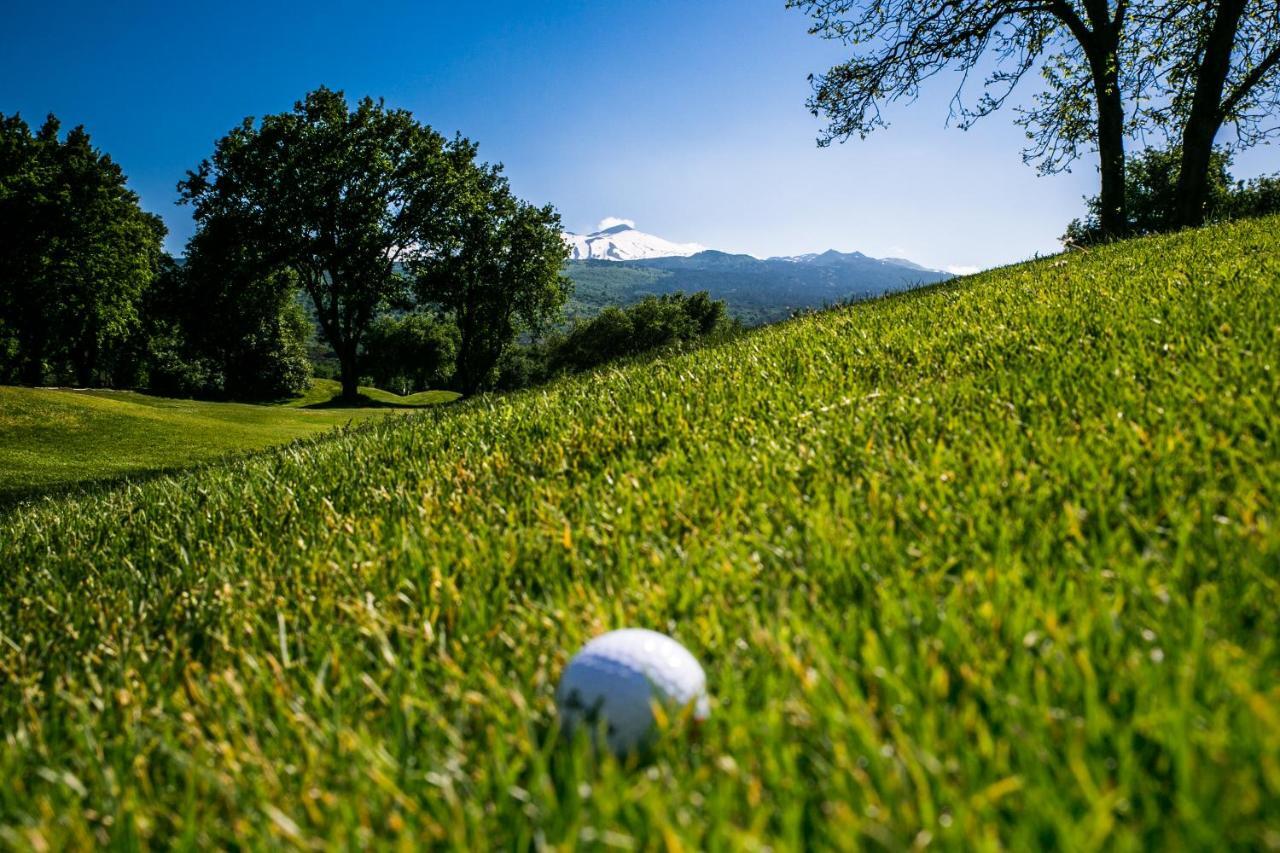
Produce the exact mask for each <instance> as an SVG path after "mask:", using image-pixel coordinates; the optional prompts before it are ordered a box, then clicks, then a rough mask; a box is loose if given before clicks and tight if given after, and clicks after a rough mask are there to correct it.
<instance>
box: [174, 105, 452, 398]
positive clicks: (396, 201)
mask: <svg viewBox="0 0 1280 853" xmlns="http://www.w3.org/2000/svg"><path fill="white" fill-rule="evenodd" d="M474 156H475V146H474V145H473V144H471V143H470V142H469V141H467V140H466V139H462V138H458V139H454V140H452V141H446V140H445V139H444V137H442V136H441V135H440V134H438V133H436V132H435V131H434V130H432V129H431V128H429V127H427V126H425V125H422V124H419V123H418V122H417V121H415V120H414V118H413V116H412V115H411V114H410V113H409V112H407V111H405V110H393V109H388V108H387V107H386V106H385V105H384V104H383V102H381V101H376V102H375V101H374V100H372V99H371V98H365V99H363V100H361V101H360V102H359V103H358V104H357V105H356V107H355V109H351V108H349V106H348V104H347V101H346V98H345V96H344V95H343V94H342V92H336V91H332V90H330V89H327V88H320V89H318V90H316V91H314V92H311V93H310V94H308V95H307V96H306V98H305V99H304V100H302V101H299V102H298V103H297V104H295V105H294V108H293V110H292V111H291V112H287V113H281V114H278V115H270V116H267V117H265V118H264V119H262V121H261V122H260V123H259V124H257V125H256V126H255V124H254V122H253V120H252V119H245V120H244V122H243V123H242V124H241V125H240V126H239V127H238V128H236V129H235V130H232V131H231V132H230V133H228V134H227V135H226V136H225V137H223V138H222V139H221V140H219V141H218V143H217V144H216V147H215V150H214V154H213V157H212V158H211V159H210V160H205V161H204V162H203V163H201V164H200V166H199V167H198V168H197V169H196V170H195V171H193V172H189V173H188V175H187V178H186V180H184V181H183V182H182V183H180V184H179V190H180V191H181V192H182V195H183V199H184V200H185V201H186V202H188V203H190V204H191V205H192V206H193V208H194V210H195V218H196V222H197V225H198V227H199V228H200V229H208V228H211V227H214V226H215V225H216V224H217V223H219V222H223V221H229V222H233V223H234V226H233V227H234V230H235V231H236V232H237V233H238V234H239V235H240V238H241V240H243V241H244V245H246V246H249V247H251V250H252V253H253V255H254V256H255V258H256V262H257V263H260V264H261V265H262V269H261V270H259V272H258V278H259V279H260V280H264V281H265V280H270V279H271V277H272V276H273V275H274V274H275V273H276V272H280V271H283V272H287V273H288V274H290V275H291V276H293V277H294V278H295V280H296V281H297V282H299V283H300V285H301V286H302V287H303V288H304V289H305V290H306V292H307V294H308V295H309V296H310V298H311V300H312V302H313V303H314V305H315V310H316V315H317V317H318V319H319V323H320V327H321V329H322V330H323V332H324V335H325V337H326V338H327V339H328V341H329V344H330V345H331V346H332V347H333V349H334V352H335V353H336V354H337V357H338V362H339V365H340V375H341V380H342V394H343V397H345V398H347V399H351V398H354V397H355V396H356V395H357V393H358V392H357V389H358V386H359V379H360V373H361V365H360V356H361V345H362V343H363V340H364V337H365V335H366V333H367V332H368V329H369V325H370V323H372V322H373V320H374V318H375V317H376V316H377V315H378V314H379V313H380V312H381V311H383V310H384V309H385V308H386V307H387V306H389V305H395V304H398V303H399V302H400V301H401V300H402V299H403V298H404V297H405V296H406V294H407V280H406V278H405V276H404V274H403V266H404V265H405V264H406V263H408V262H409V261H410V260H411V259H412V257H413V256H414V255H417V254H423V253H426V252H429V251H430V247H431V246H433V245H434V244H435V237H434V229H435V228H436V226H437V224H438V223H441V222H443V220H444V214H445V211H446V210H447V209H448V208H449V206H450V204H451V199H452V198H453V196H454V192H455V190H454V188H455V184H456V183H457V181H458V175H459V174H463V173H465V172H466V170H467V169H469V168H473V166H472V162H473V159H474ZM221 244H222V245H223V246H224V247H226V248H227V250H228V251H232V250H234V247H232V246H230V245H228V244H227V243H225V242H221Z"/></svg>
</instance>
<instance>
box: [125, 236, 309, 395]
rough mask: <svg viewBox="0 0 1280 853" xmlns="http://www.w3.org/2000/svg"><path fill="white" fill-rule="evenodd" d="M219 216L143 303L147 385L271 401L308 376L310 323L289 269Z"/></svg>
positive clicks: (304, 382) (194, 239)
mask: <svg viewBox="0 0 1280 853" xmlns="http://www.w3.org/2000/svg"><path fill="white" fill-rule="evenodd" d="M237 225H238V223H237V221H236V220H235V219H233V218H231V217H223V218H220V219H218V220H216V221H214V222H210V223H209V224H208V225H207V226H206V227H204V228H201V229H200V231H198V232H197V233H196V234H195V236H193V237H192V239H191V241H190V242H189V243H188V244H187V255H186V264H185V265H184V266H182V267H180V268H179V267H175V268H172V269H171V270H169V271H168V273H167V274H166V275H165V276H163V277H162V279H161V286H159V287H157V293H156V296H155V298H154V299H153V300H152V302H151V304H150V305H149V308H150V311H149V315H150V316H149V319H150V320H151V322H152V323H153V324H154V325H155V326H156V329H155V331H153V332H152V339H153V342H154V343H153V348H152V355H151V358H152V362H153V364H154V367H153V368H152V369H151V371H150V374H151V375H150V378H149V381H150V384H151V386H152V387H153V388H154V389H155V390H163V391H164V392H166V393H171V394H194V395H200V396H217V397H235V398H239V399H257V400H270V399H278V398H281V397H288V396H292V395H294V394H296V393H298V392H300V391H302V390H304V389H305V388H306V387H307V385H308V383H309V382H310V380H311V363H310V359H309V358H308V353H307V343H308V341H309V340H310V338H311V334H312V324H311V320H310V318H309V317H308V316H307V314H306V312H305V310H304V309H303V307H302V305H301V304H300V303H299V301H298V298H297V295H298V283H297V278H296V275H295V274H294V273H293V271H292V270H290V269H287V268H282V267H275V266H272V265H271V264H269V263H266V262H265V261H264V260H263V259H262V257H261V256H260V254H259V253H258V247H257V246H256V245H255V244H254V242H253V241H251V240H248V239H245V238H244V235H243V233H242V231H241V229H240V228H238V227H237Z"/></svg>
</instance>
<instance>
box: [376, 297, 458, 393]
mask: <svg viewBox="0 0 1280 853" xmlns="http://www.w3.org/2000/svg"><path fill="white" fill-rule="evenodd" d="M457 352H458V329H457V327H456V326H455V325H454V324H453V323H448V322H445V321H443V320H441V319H440V318H438V317H435V316H432V315H430V314H425V313H422V312H415V313H412V314H405V315H403V316H399V317H396V316H391V315H385V316H383V317H379V318H378V319H377V320H376V321H374V323H373V325H372V326H371V327H370V329H369V332H368V334H367V335H366V336H365V342H364V366H365V370H366V371H367V372H368V375H369V377H370V378H371V379H372V380H373V384H374V385H376V386H378V387H379V388H385V389H386V390H388V391H394V392H396V393H397V394H401V395H404V394H413V393H416V392H418V391H428V390H431V389H434V388H443V387H444V386H445V383H446V382H447V381H448V373H449V368H450V367H451V366H452V364H453V360H454V357H455V356H456V354H457Z"/></svg>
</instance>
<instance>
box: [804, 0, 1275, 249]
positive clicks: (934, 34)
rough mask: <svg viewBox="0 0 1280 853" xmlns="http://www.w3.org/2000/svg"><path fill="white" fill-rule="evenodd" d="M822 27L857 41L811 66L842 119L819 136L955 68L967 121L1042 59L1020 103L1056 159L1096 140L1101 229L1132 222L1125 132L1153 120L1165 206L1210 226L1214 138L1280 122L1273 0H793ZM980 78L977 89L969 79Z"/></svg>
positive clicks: (1041, 153)
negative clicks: (831, 63) (1168, 174)
mask: <svg viewBox="0 0 1280 853" xmlns="http://www.w3.org/2000/svg"><path fill="white" fill-rule="evenodd" d="M788 6H789V7H794V8H798V9H800V10H801V11H802V12H804V13H805V14H807V15H809V16H810V17H811V18H812V25H811V28H810V31H811V33H813V34H814V35H817V36H820V37H822V38H825V39H830V40H834V41H837V42H840V43H842V44H845V45H848V46H850V47H852V48H854V50H855V51H856V52H855V55H854V56H853V57H852V58H850V59H849V60H848V61H846V62H843V63H841V64H839V65H836V66H835V67H833V68H831V69H830V70H829V71H827V72H826V73H825V74H822V75H817V76H815V77H813V78H812V80H813V85H814V90H813V95H812V97H811V99H810V101H809V106H810V109H811V110H812V111H813V113H814V115H822V116H825V117H826V118H827V119H828V121H829V124H828V127H827V129H826V131H825V133H824V135H823V137H822V138H821V139H820V140H819V143H820V144H824V145H826V144H830V143H831V142H832V141H844V140H847V139H849V138H850V137H852V136H855V135H857V136H860V137H865V136H866V135H867V134H868V133H870V132H872V131H874V130H876V129H877V128H880V127H884V126H885V125H886V121H885V119H884V116H883V114H882V112H881V110H882V107H883V106H884V105H885V104H886V103H889V102H893V101H897V100H904V99H905V100H908V101H909V100H912V99H914V98H915V97H916V96H917V94H918V93H919V90H920V87H921V85H922V84H923V83H924V82H925V81H926V80H928V79H929V78H931V77H933V76H934V75H936V74H938V73H940V72H942V71H944V70H947V69H952V70H955V71H957V72H958V74H959V76H960V79H961V81H962V82H961V84H960V86H959V87H958V88H957V90H956V94H955V97H954V98H953V100H952V102H951V103H952V106H951V118H953V119H955V120H957V121H958V122H959V123H960V125H961V126H962V127H967V126H969V125H971V124H972V123H973V122H975V121H977V120H978V119H980V118H982V117H983V116H986V115H989V114H990V113H992V112H995V111H996V110H998V109H999V108H1000V107H1002V106H1003V105H1004V104H1005V103H1006V102H1007V101H1009V100H1010V98H1011V97H1012V95H1013V92H1014V90H1015V89H1016V88H1017V86H1018V84H1019V83H1020V82H1021V81H1022V80H1023V79H1024V78H1025V77H1026V76H1027V75H1028V74H1030V73H1032V72H1038V73H1039V75H1040V77H1041V82H1042V85H1041V88H1040V90H1039V91H1038V92H1037V94H1035V96H1034V98H1033V100H1032V102H1031V104H1030V105H1029V106H1026V107H1023V108H1021V109H1020V110H1019V117H1018V121H1019V123H1020V124H1021V125H1022V126H1023V127H1025V129H1026V131H1027V136H1028V139H1029V140H1030V144H1029V146H1028V148H1027V149H1025V150H1024V152H1023V157H1024V159H1025V160H1026V161H1028V162H1032V163H1035V164H1037V165H1038V166H1039V168H1040V169H1041V171H1042V172H1056V171H1060V170H1064V169H1066V168H1068V167H1069V166H1070V165H1071V164H1072V163H1073V162H1074V161H1075V160H1076V159H1078V158H1079V157H1080V156H1081V155H1082V154H1083V153H1085V152H1087V151H1089V150H1094V151H1096V152H1097V154H1098V164H1099V174H1100V192H1099V195H1098V199H1097V203H1096V218H1097V226H1098V228H1097V230H1098V233H1099V234H1101V235H1102V236H1103V237H1106V238H1116V237H1121V236H1125V235H1126V234H1127V233H1129V231H1130V227H1131V222H1132V219H1131V217H1130V215H1129V212H1128V205H1129V197H1128V193H1127V188H1128V186H1129V182H1128V181H1127V179H1126V167H1127V159H1126V148H1125V146H1126V140H1128V139H1134V138H1137V137H1139V136H1143V137H1147V136H1149V135H1152V134H1155V135H1157V136H1158V137H1163V138H1164V139H1165V140H1166V145H1165V146H1163V147H1166V148H1168V149H1169V150H1170V151H1171V152H1172V155H1171V156H1173V157H1174V158H1176V161H1177V166H1176V168H1175V169H1174V170H1173V184H1174V192H1173V196H1172V198H1171V199H1170V200H1169V205H1170V207H1169V210H1168V211H1167V212H1166V213H1164V214H1163V219H1164V221H1165V222H1166V223H1168V225H1169V226H1171V227H1186V226H1194V225H1199V224H1201V223H1203V222H1204V221H1205V218H1206V216H1208V215H1209V214H1210V212H1211V200H1212V199H1211V196H1212V188H1213V160H1214V150H1215V147H1214V146H1215V140H1217V137H1218V136H1219V134H1220V132H1221V131H1222V130H1223V128H1229V129H1230V130H1231V132H1232V136H1231V139H1230V146H1229V148H1230V149H1239V148H1244V147H1248V146H1250V145H1254V144H1256V143H1258V142H1261V141H1262V140H1264V139H1266V138H1267V137H1268V136H1270V135H1272V134H1274V133H1276V132H1278V131H1280V125H1277V123H1276V122H1275V121H1274V119H1275V116H1276V114H1277V107H1280V6H1278V5H1277V4H1276V3H1275V0H976V2H952V0H788ZM971 77H972V78H981V80H982V84H981V85H980V86H979V87H978V89H979V91H978V92H977V94H976V95H975V94H973V93H970V92H968V91H966V84H967V83H968V82H970V79H971Z"/></svg>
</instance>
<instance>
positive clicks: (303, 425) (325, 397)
mask: <svg viewBox="0 0 1280 853" xmlns="http://www.w3.org/2000/svg"><path fill="white" fill-rule="evenodd" d="M339 391H340V388H339V386H338V383H336V382H333V381H326V380H323V379H321V380H316V382H315V383H313V385H312V387H311V388H309V389H308V390H307V391H306V393H305V394H303V395H301V396H299V397H297V398H295V399H293V400H289V401H285V402H283V403H280V404H277V405H272V406H265V405H245V404H236V403H211V402H201V401H197V400H180V399H167V398H164V397H152V396H147V395H144V394H136V393H133V392H130V391H106V390H102V391H73V390H69V389H58V388H13V387H4V386H0V506H3V505H5V504H9V503H12V502H14V501H15V500H17V499H19V498H26V497H30V496H34V495H39V494H43V493H47V492H49V491H50V490H52V489H55V488H63V487H67V486H71V485H74V484H86V483H93V482H97V481H103V480H114V479H118V478H121V477H124V476H132V475H137V474H145V473H148V472H154V471H162V470H172V469H177V468H184V467H188V466H191V465H194V464H196V463H202V462H209V461H211V460H215V459H218V458H219V457H222V456H226V455H228V454H231V453H243V452H246V451H250V450H260V449H262V448H264V447H269V446H271V445H275V444H286V443H288V442H290V441H292V440H294V439H297V438H303V437H306V436H313V435H317V434H319V433H321V432H325V431H328V430H333V429H336V428H338V427H344V426H348V425H350V424H354V423H360V422H363V421H365V420H368V419H370V418H373V417H378V416H382V415H386V414H389V413H394V412H397V411H399V412H404V411H409V410H411V409H415V408H419V407H422V406H428V405H434V404H437V403H445V402H449V401H452V400H454V399H456V398H457V396H458V395H457V394H454V393H452V392H450V391H429V392H427V393H425V394H415V395H413V396H411V397H400V396H397V395H395V394H389V393H387V392H385V391H382V390H380V389H377V388H361V389H360V391H361V394H362V395H363V396H364V398H365V399H364V400H363V401H362V402H363V404H364V405H362V406H361V407H360V408H348V407H342V406H340V405H339V402H340V401H338V400H337V399H336V398H337V397H338V394H339Z"/></svg>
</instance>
